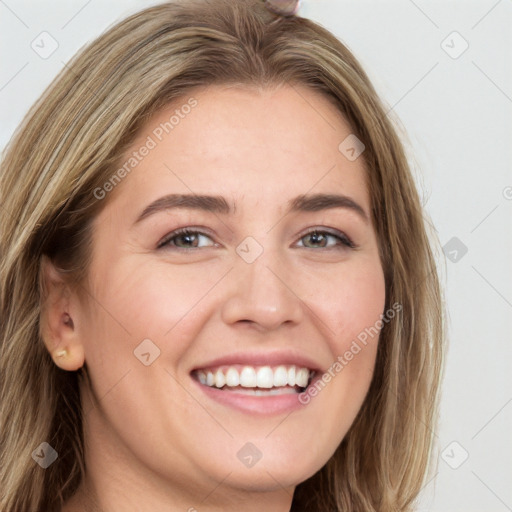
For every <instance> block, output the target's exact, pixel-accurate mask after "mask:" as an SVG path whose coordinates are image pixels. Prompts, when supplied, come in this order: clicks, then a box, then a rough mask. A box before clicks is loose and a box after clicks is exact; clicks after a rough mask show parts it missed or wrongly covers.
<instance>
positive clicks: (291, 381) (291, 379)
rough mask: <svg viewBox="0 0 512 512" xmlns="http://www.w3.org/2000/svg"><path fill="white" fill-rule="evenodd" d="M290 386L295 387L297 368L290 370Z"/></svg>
mask: <svg viewBox="0 0 512 512" xmlns="http://www.w3.org/2000/svg"><path fill="white" fill-rule="evenodd" d="M288 385H289V386H295V366H291V367H290V368H288Z"/></svg>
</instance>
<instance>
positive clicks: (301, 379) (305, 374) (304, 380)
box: [295, 368, 309, 388]
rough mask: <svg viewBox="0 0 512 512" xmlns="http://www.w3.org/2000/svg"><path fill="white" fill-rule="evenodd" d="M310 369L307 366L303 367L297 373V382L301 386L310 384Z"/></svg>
mask: <svg viewBox="0 0 512 512" xmlns="http://www.w3.org/2000/svg"><path fill="white" fill-rule="evenodd" d="M308 380H309V370H308V369H307V368H301V369H300V370H299V371H298V372H297V373H296V375H295V384H296V385H297V386H300V387H301V388H305V387H306V386H307V385H308Z"/></svg>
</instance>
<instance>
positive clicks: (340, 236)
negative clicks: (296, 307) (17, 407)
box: [157, 228, 356, 251]
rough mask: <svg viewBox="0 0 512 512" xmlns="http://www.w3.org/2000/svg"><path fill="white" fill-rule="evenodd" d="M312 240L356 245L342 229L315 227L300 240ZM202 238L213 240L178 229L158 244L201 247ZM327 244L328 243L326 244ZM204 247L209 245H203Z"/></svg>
mask: <svg viewBox="0 0 512 512" xmlns="http://www.w3.org/2000/svg"><path fill="white" fill-rule="evenodd" d="M308 237H309V239H310V240H312V243H313V244H321V246H320V247H319V248H320V249H335V248H341V249H343V248H350V249H355V248H356V245H355V244H354V243H353V242H352V240H350V238H348V237H347V236H346V235H345V234H344V233H342V232H341V231H336V232H330V231H322V230H319V229H314V230H312V231H309V232H308V233H306V234H305V235H302V236H301V238H300V240H303V239H306V238H308ZM201 238H208V239H210V240H211V238H210V236H209V235H206V234H205V233H202V232H201V231H194V230H193V229H189V228H182V229H177V230H176V231H173V232H172V233H170V234H169V235H168V236H167V237H165V238H164V239H163V240H162V242H160V244H159V245H158V247H157V249H174V248H176V249H178V250H184V251H187V250H190V249H200V248H201V246H200V245H199V243H200V240H201ZM329 238H331V239H335V240H336V241H337V242H336V243H334V244H330V245H329V243H328V239H329ZM181 242H183V244H184V246H181V245H180V244H181ZM326 244H327V245H326ZM215 245H217V244H215V243H213V244H210V245H209V247H212V246H215ZM202 247H208V245H206V246H204V245H203V246H202ZM301 247H304V248H306V249H314V248H315V247H306V246H304V245H302V246H301Z"/></svg>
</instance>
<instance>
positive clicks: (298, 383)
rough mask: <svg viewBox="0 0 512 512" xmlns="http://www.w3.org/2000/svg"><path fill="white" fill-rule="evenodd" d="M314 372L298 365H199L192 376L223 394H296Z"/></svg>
mask: <svg viewBox="0 0 512 512" xmlns="http://www.w3.org/2000/svg"><path fill="white" fill-rule="evenodd" d="M316 373H317V372H316V371H315V370H313V369H311V368H307V367H304V366H298V365H284V364H283V365H276V366H270V365H264V366H251V365H241V364H234V365H223V366H217V367H210V368H199V369H196V370H193V371H192V372H191V375H192V378H193V379H194V380H196V381H197V382H199V383H200V384H202V385H203V386H206V387H209V388H213V389H215V390H218V391H223V392H226V393H237V394H242V395H252V396H261V397H264V396H275V395H297V394H299V393H303V392H304V391H305V390H306V389H307V387H308V386H309V385H310V384H311V381H312V380H313V379H314V377H315V376H316Z"/></svg>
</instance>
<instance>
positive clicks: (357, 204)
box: [0, 0, 443, 512]
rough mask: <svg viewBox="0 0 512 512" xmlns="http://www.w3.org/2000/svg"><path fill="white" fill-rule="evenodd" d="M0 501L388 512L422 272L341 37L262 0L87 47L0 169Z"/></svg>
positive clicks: (428, 313)
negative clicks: (337, 37) (0, 317)
mask: <svg viewBox="0 0 512 512" xmlns="http://www.w3.org/2000/svg"><path fill="white" fill-rule="evenodd" d="M0 179H1V181H0V190H1V204H2V222H1V227H0V230H1V231H0V244H1V251H2V260H1V267H0V284H1V303H0V306H1V315H2V319H1V320H2V322H1V331H0V332H1V336H0V343H1V363H0V364H1V371H0V375H1V387H0V392H1V407H2V414H1V422H2V423H1V425H0V426H1V432H2V437H1V446H0V457H1V468H2V469H1V489H2V491H1V492H2V494H1V501H0V505H1V509H2V510H4V511H6V512H14V511H21V510H23V511H26V510H31V511H32V510H33V511H64V512H84V511H93V510H102V511H104V512H109V511H114V510H151V511H157V510H166V511H174V510H176V511H177V510H189V511H194V510H198V511H208V510H224V511H229V510H244V511H252V510H261V509H262V508H267V509H268V510H272V511H277V512H279V511H289V510H291V511H319V512H320V511H322V512H324V511H344V512H346V511H354V512H356V511H357V512H360V511H362V510H364V511H379V512H385V511H396V510H400V511H408V510H412V509H413V508H412V507H413V502H414V500H415V498H416V497H417V495H418V493H419V491H420V489H421V487H422V484H423V482H424V480H425V475H426V473H427V470H428V462H429V456H430V452H431V444H432V435H433V429H434V428H435V421H436V414H437V396H438V385H439V377H440V371H441V361H442V347H443V333H442V309H441V292H440V289H439V283H438V278H437V272H436V268H435V263H434V259H433V256H432V251H431V248H430V244H429V241H428V237H427V233H426V230H425V225H424V221H423V217H422V209H421V204H420V201H419V198H418V194H417V192H416V189H415V186H414V181H413V179H412V177H411V174H410V170H409V168H408V165H407V161H406V158H405V156H404V151H403V149H402V146H401V143H400V141H399V139H398V137H397V135H396V133H395V131H394V129H393V127H392V125H391V124H390V122H389V120H388V119H387V117H386V115H385V109H384V108H383V106H382V104H381V102H380V100H379V99H378V97H377V95H376V93H375V91H374V89H373V87H372V85H371V84H370V82H369V80H368V78H367V76H366V75H365V73H364V71H363V70H362V69H361V67H360V65H359V64H358V62H357V61H356V59H355V58H354V57H353V56H352V54H351V53H350V52H349V51H348V49H347V48H346V47H345V46H344V45H342V44H341V42H340V41H338V40H337V39H336V38H335V37H334V36H333V35H332V34H330V33H329V32H328V31H326V30H325V29H323V28H322V27H320V26H319V25H317V24H315V23H313V22H311V21H309V20H306V19H303V18H300V17H299V16H297V15H295V14H294V12H293V11H279V12H278V9H276V8H275V5H270V4H269V3H268V2H267V3H264V2H261V1H257V0H244V1H241V2H236V3H235V2H231V1H229V0H215V1H211V0H210V1H206V0H192V1H182V2H169V3H165V4H162V5H160V6H157V7H152V8H149V9H146V10H144V11H141V12H139V13H137V14H135V15H133V16H131V17H130V18H128V19H126V20H124V21H122V22H121V23H119V24H117V25H116V26H115V27H113V28H111V29H110V30H109V31H108V32H106V33H105V34H104V35H102V36H101V37H100V38H98V39H97V40H96V41H94V42H93V43H92V44H91V45H89V46H88V47H87V48H85V49H84V50H83V51H82V52H81V53H80V54H79V55H78V56H77V57H75V59H74V60H73V61H72V62H71V63H70V64H69V65H68V66H66V68H65V69H64V70H63V71H62V73H61V74H60V75H59V76H58V77H57V78H56V80H55V82H54V83H53V84H52V85H51V86H50V87H49V88H48V90H47V91H46V92H45V94H44V95H43V96H42V97H41V99H40V100H39V101H38V102H37V104H36V105H35V106H34V108H33V109H32V110H31V112H30V113H29V114H28V116H27V118H26V119H25V120H24V122H23V123H22V126H21V127H20V128H19V130H18V132H17V133H16V135H15V136H14V137H13V139H12V140H11V142H10V144H9V146H8V148H7V150H6V152H5V155H4V159H3V162H2V167H1V176H0Z"/></svg>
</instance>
